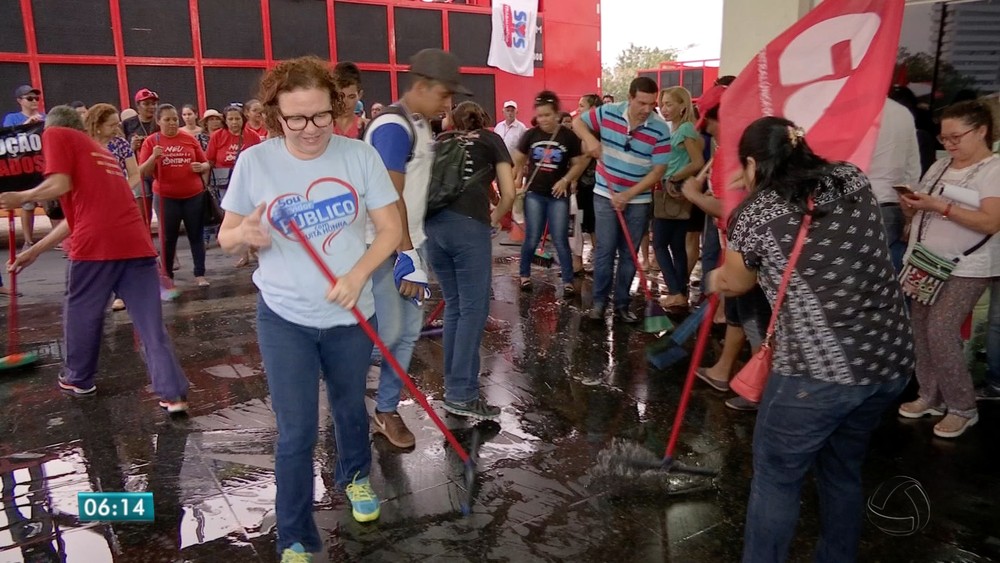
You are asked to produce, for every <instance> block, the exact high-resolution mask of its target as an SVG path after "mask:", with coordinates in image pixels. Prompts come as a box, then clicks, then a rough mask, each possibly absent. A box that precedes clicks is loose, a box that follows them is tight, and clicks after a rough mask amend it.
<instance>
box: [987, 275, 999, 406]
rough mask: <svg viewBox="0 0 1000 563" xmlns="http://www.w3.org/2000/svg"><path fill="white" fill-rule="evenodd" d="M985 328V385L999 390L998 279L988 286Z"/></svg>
mask: <svg viewBox="0 0 1000 563" xmlns="http://www.w3.org/2000/svg"><path fill="white" fill-rule="evenodd" d="M986 317H987V321H986V322H987V323H988V324H987V326H986V383H988V384H989V385H990V386H992V387H993V388H994V389H1000V279H995V280H993V284H992V285H990V312H989V313H988V314H987V316H986Z"/></svg>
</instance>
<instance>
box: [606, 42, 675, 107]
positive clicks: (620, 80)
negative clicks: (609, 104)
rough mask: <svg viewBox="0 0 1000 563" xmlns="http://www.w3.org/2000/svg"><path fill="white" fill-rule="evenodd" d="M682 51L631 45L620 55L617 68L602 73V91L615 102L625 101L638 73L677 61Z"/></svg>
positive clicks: (607, 68) (616, 64)
mask: <svg viewBox="0 0 1000 563" xmlns="http://www.w3.org/2000/svg"><path fill="white" fill-rule="evenodd" d="M679 51H680V49H661V48H659V47H643V46H636V45H634V44H629V46H628V49H625V50H624V51H622V52H621V53H619V54H618V59H617V60H616V61H615V66H613V67H607V66H606V67H604V68H603V72H602V73H601V86H602V87H601V91H602V92H603V93H604V94H611V95H612V96H614V97H615V100H619V101H620V100H624V99H625V97H626V96H627V95H628V85H629V83H630V82H632V79H633V78H635V77H636V76H638V75H637V72H638V71H639V70H640V69H644V68H656V67H658V66H659V65H660V63H662V62H664V61H675V60H677V53H678V52H679Z"/></svg>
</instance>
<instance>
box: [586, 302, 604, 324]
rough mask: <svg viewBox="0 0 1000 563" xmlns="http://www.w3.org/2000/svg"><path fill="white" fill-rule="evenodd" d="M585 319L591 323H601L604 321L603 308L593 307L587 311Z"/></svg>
mask: <svg viewBox="0 0 1000 563" xmlns="http://www.w3.org/2000/svg"><path fill="white" fill-rule="evenodd" d="M587 318H588V319H590V320H592V321H603V320H604V307H601V306H599V305H594V306H593V307H591V308H590V310H589V311H587Z"/></svg>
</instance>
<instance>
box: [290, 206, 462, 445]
mask: <svg viewBox="0 0 1000 563" xmlns="http://www.w3.org/2000/svg"><path fill="white" fill-rule="evenodd" d="M288 226H289V227H290V228H291V229H292V232H294V233H295V237H296V238H298V239H299V243H300V244H301V245H302V248H304V249H306V252H307V253H308V254H309V257H310V258H312V261H313V263H315V264H316V267H317V268H319V269H320V271H321V272H322V273H323V275H324V276H325V277H326V279H327V280H328V281H329V282H330V284H331V285H337V276H335V275H334V274H333V272H332V271H330V267H329V266H327V265H326V262H324V261H323V258H322V257H320V255H319V253H317V252H316V249H315V248H313V245H312V244H309V239H307V238H306V236H305V234H304V233H303V232H302V229H300V228H299V225H298V223H296V222H295V221H294V220H292V221H289V222H288ZM351 313H354V318H355V319H357V321H358V324H359V325H361V328H362V329H364V331H365V333H366V334H367V335H368V338H371V339H372V342H374V343H375V345H376V346H378V349H379V350H380V351H381V352H382V359H383V360H385V361H388V362H389V365H390V366H392V369H393V370H395V372H396V375H398V376H399V379H400V380H402V382H403V384H404V385H406V388H407V389H408V390H409V391H410V394H411V395H413V397H415V398H416V399H417V402H418V403H420V406H422V407H424V410H425V411H427V415H428V416H430V417H431V420H433V421H434V424H436V425H437V427H438V429H440V430H441V433H442V434H444V437H445V438H446V439H447V440H448V443H449V444H451V447H452V448H454V449H455V453H457V454H458V457H459V458H461V460H462V462H463V463H466V464H470V463H472V459H471V458H470V457H469V454H468V453H467V452H466V451H465V448H463V447H462V445H461V444H459V443H458V439H456V438H455V435H454V434H452V433H451V430H448V427H447V426H445V425H444V422H443V421H442V420H441V417H439V416H438V415H437V413H436V412H434V409H433V408H431V404H430V403H429V402H428V401H427V397H426V396H425V395H424V394H423V393H421V392H420V390H419V389H417V386H416V384H414V383H413V380H412V379H410V376H409V375H406V370H404V369H403V366H401V365H399V362H397V361H396V357H395V356H393V355H392V352H390V351H389V348H388V346H386V345H385V342H383V341H382V339H381V338H379V336H378V332H377V331H376V330H375V329H374V328H372V325H370V324H369V323H368V319H366V318H365V316H364V315H362V314H361V311H359V310H358V308H357V307H352V308H351Z"/></svg>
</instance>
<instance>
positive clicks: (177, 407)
mask: <svg viewBox="0 0 1000 563" xmlns="http://www.w3.org/2000/svg"><path fill="white" fill-rule="evenodd" d="M42 155H43V156H44V158H45V181H43V182H42V183H41V184H39V185H38V187H36V188H34V189H31V190H27V191H24V192H8V193H4V194H0V208H3V209H16V208H18V207H20V206H21V204H22V203H24V202H25V201H46V200H51V199H56V198H59V202H60V204H61V205H62V208H63V210H64V212H65V214H66V220H65V221H63V222H62V223H60V224H59V226H58V227H56V228H55V229H53V230H52V232H50V233H49V234H48V235H47V236H46V237H45V238H44V239H42V240H41V241H39V242H38V243H37V244H36V245H34V246H32V247H31V248H30V249H28V250H26V251H24V252H22V253H21V254H20V255H19V256H18V257H17V259H16V260H15V261H14V262H13V263H12V264H9V266H8V269H9V270H11V271H17V270H20V269H22V268H25V267H27V266H28V265H30V264H31V263H32V262H34V261H35V259H36V258H37V257H38V255H39V254H41V253H42V252H44V251H45V250H48V249H50V248H52V247H54V246H55V245H56V244H58V243H59V242H60V241H62V240H63V239H64V238H66V237H67V236H69V234H70V233H72V235H73V238H72V244H70V251H69V275H68V276H67V279H68V281H67V292H66V302H65V305H64V308H63V333H64V336H65V340H66V361H65V365H64V368H63V373H62V375H60V376H59V387H60V388H61V389H63V390H64V391H67V392H69V393H71V394H73V395H90V394H92V393H94V392H96V391H97V386H96V385H94V379H95V376H96V375H97V359H98V353H99V352H100V349H101V333H102V328H103V324H104V312H105V310H106V309H107V306H108V300H109V299H110V298H111V293H112V292H116V293H117V294H118V295H119V296H120V297H121V298H122V299H123V300H124V301H125V304H126V305H127V306H128V314H129V316H130V317H131V318H132V323H133V324H134V325H135V328H136V330H137V331H138V332H139V338H140V339H141V341H142V345H143V348H144V349H145V352H146V354H145V357H146V366H147V368H148V369H149V375H150V378H151V379H152V381H153V391H154V392H155V393H156V394H157V395H159V397H160V406H161V407H163V408H164V409H166V410H167V412H170V413H179V412H184V411H186V410H187V392H188V386H189V384H188V380H187V378H186V377H185V376H184V372H183V371H181V366H180V363H178V361H177V356H176V354H175V353H174V349H173V345H172V344H171V342H170V337H169V336H168V335H167V330H166V327H165V326H164V325H163V310H162V309H161V305H160V285H159V278H158V275H157V268H156V251H155V250H154V249H153V244H152V242H151V241H150V239H149V233H148V232H147V230H146V224H145V222H144V221H143V218H142V215H141V213H140V211H139V207H138V205H136V203H135V199H134V198H133V197H132V189H131V188H130V187H129V184H128V181H127V180H126V179H125V176H124V174H123V173H122V170H121V167H120V166H119V165H118V161H117V160H116V159H115V157H114V156H113V155H112V154H111V153H110V152H108V150H107V149H106V148H104V147H102V146H100V145H98V144H97V143H96V142H95V141H94V140H92V139H91V138H90V137H88V136H87V134H86V133H84V132H83V123H82V122H81V121H80V116H79V114H77V113H76V111H75V110H74V109H73V108H71V107H69V106H57V107H55V108H52V111H51V112H49V115H48V117H46V120H45V132H44V133H43V135H42Z"/></svg>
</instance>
